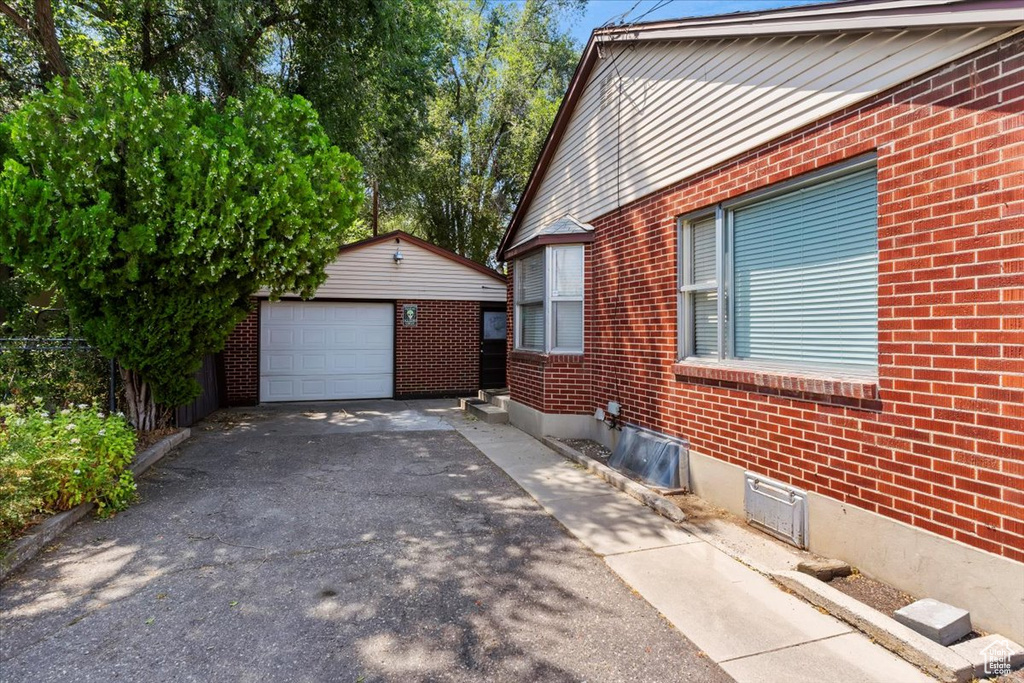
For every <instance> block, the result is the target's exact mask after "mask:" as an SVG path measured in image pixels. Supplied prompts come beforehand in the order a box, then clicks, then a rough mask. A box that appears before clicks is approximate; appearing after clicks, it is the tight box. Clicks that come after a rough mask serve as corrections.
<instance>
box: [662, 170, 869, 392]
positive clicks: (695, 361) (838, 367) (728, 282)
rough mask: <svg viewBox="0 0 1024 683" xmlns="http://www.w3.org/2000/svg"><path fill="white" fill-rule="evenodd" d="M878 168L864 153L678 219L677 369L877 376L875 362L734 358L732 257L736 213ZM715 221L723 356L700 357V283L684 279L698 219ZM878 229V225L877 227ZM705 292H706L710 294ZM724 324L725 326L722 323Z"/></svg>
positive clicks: (719, 350)
mask: <svg viewBox="0 0 1024 683" xmlns="http://www.w3.org/2000/svg"><path fill="white" fill-rule="evenodd" d="M877 165H878V156H877V154H876V153H875V152H871V153H869V154H864V155H860V156H857V157H854V158H852V159H847V160H846V161H843V162H840V163H838V164H834V165H832V166H829V167H828V168H824V169H819V170H817V171H812V172H810V173H807V174H803V175H801V176H800V177H798V178H791V179H789V180H785V181H782V182H780V183H776V184H774V185H771V186H769V187H764V188H760V189H758V190H754V191H752V192H748V193H746V194H744V195H741V196H739V197H734V198H732V199H728V200H725V201H722V202H719V203H717V204H714V205H712V206H706V207H704V208H702V209H698V210H696V211H691V212H688V213H685V214H682V215H681V216H679V217H677V219H676V230H677V234H678V255H679V257H678V267H677V272H678V277H677V285H678V286H677V293H676V296H677V297H678V298H677V308H678V315H677V328H676V330H677V345H676V347H677V348H676V353H677V358H678V361H677V365H680V366H686V365H693V366H701V365H708V366H710V367H723V368H727V367H735V368H740V369H742V368H749V369H753V370H754V371H757V369H762V370H766V371H768V372H773V373H779V372H782V373H785V372H787V371H796V372H804V371H810V372H812V373H815V374H820V375H830V374H835V375H842V376H853V377H857V376H865V377H866V376H868V375H871V376H873V377H877V376H878V364H877V360H876V364H875V366H873V368H870V369H869V368H868V367H867V366H865V367H863V368H859V367H855V366H851V365H844V364H841V363H835V364H832V363H803V362H793V363H788V362H779V361H768V360H758V359H747V358H736V357H735V349H734V346H735V337H736V335H735V325H736V320H735V315H734V314H733V311H732V305H733V302H732V300H731V288H732V284H733V282H734V276H733V266H734V264H733V262H732V261H733V259H732V254H734V253H735V251H734V241H735V230H734V227H733V217H734V215H735V210H736V209H739V208H742V207H744V206H748V205H751V204H756V203H758V202H762V201H766V200H769V199H771V198H773V197H776V196H778V195H782V194H787V193H789V192H793V191H796V190H799V189H801V188H803V187H807V186H812V185H817V184H819V183H824V182H828V181H829V180H832V179H834V178H837V177H841V176H844V175H847V174H850V173H856V172H858V171H862V170H866V169H868V168H871V167H876V168H877ZM710 216H714V217H715V259H716V262H715V275H716V287H717V290H718V321H719V322H718V326H717V327H718V357H717V358H712V357H708V356H697V355H695V353H694V352H695V350H696V349H695V339H694V337H695V333H696V329H695V325H693V324H691V322H690V321H691V319H692V313H693V311H692V307H693V304H692V293H693V292H694V291H700V290H699V285H687V284H685V283H686V280H685V278H686V277H687V275H688V274H689V268H690V266H689V256H690V249H691V248H692V237H691V236H690V235H689V234H688V233H690V230H688V228H690V227H692V225H693V224H694V223H696V222H697V221H699V220H702V219H706V218H709V217H710ZM875 229H876V231H877V229H878V228H877V223H876V227H875ZM705 291H706V290H705ZM723 321H724V323H725V324H722V323H723Z"/></svg>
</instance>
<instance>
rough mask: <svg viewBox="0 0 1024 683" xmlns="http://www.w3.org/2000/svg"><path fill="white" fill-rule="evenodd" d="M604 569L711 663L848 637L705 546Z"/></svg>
mask: <svg viewBox="0 0 1024 683" xmlns="http://www.w3.org/2000/svg"><path fill="white" fill-rule="evenodd" d="M649 516H650V515H649ZM605 562H607V563H608V566H610V567H611V568H612V569H613V570H614V571H615V572H616V573H618V574H619V576H621V577H622V578H623V579H624V580H625V581H626V582H627V583H628V584H630V585H631V586H632V587H633V588H634V589H635V590H636V591H638V592H639V593H640V594H641V595H643V596H644V597H645V598H646V599H647V601H648V602H650V603H651V604H652V605H654V607H655V608H656V609H658V611H660V612H661V613H662V614H664V615H665V617H666V618H667V619H668V620H669V621H670V622H672V624H674V625H675V626H676V628H678V629H679V630H680V631H682V632H683V633H685V634H686V635H687V637H689V638H690V639H691V640H692V641H693V642H694V643H695V644H696V645H697V647H699V648H701V649H702V650H703V651H704V652H706V653H707V654H708V656H709V657H711V659H713V660H714V661H716V662H723V661H725V660H729V659H735V658H737V657H745V656H749V655H752V654H758V653H762V652H766V651H768V650H775V649H779V648H784V647H790V646H793V645H798V644H801V643H806V642H808V641H811V640H816V639H820V638H827V637H829V636H835V635H839V634H842V633H849V632H850V630H851V629H850V628H849V627H848V626H846V625H844V624H842V623H840V622H839V621H837V620H835V619H833V618H832V617H829V616H826V615H824V614H821V613H820V612H818V611H817V610H816V609H814V608H813V607H811V606H810V605H808V604H806V603H804V602H802V601H800V600H799V599H797V598H795V597H793V596H792V595H789V594H787V593H783V592H782V591H780V590H779V589H778V588H777V587H775V586H774V585H773V584H772V583H771V581H769V580H768V579H766V578H765V577H763V576H761V575H760V574H757V573H755V572H753V571H751V570H749V569H747V568H746V567H744V566H743V565H741V564H740V563H739V562H737V561H736V560H734V559H732V558H731V557H729V556H728V555H726V554H725V553H723V552H722V551H720V550H718V549H716V548H713V547H712V546H710V545H708V544H707V543H690V544H686V545H677V546H673V547H670V548H659V549H655V550H647V551H644V552H636V553H630V554H626V555H615V556H612V557H607V558H605ZM760 680H770V679H766V678H763V677H762V678H761V679H760ZM819 680H820V679H819ZM826 680H827V679H826Z"/></svg>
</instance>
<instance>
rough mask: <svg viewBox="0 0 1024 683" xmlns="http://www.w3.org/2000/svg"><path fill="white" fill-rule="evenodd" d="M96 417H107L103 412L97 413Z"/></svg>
mask: <svg viewBox="0 0 1024 683" xmlns="http://www.w3.org/2000/svg"><path fill="white" fill-rule="evenodd" d="M96 417H98V418H99V419H101V420H102V419H103V418H105V417H106V415H104V414H103V413H96Z"/></svg>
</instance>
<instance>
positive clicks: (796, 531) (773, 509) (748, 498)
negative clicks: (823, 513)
mask: <svg viewBox="0 0 1024 683" xmlns="http://www.w3.org/2000/svg"><path fill="white" fill-rule="evenodd" d="M743 478H744V480H745V481H744V483H745V484H746V485H745V486H744V489H743V508H744V509H745V510H746V512H747V522H748V523H749V524H750V525H751V526H755V527H757V528H758V529H761V530H762V531H766V532H768V533H769V534H771V535H772V536H775V537H776V538H778V539H781V540H783V541H786V542H787V543H791V544H793V545H795V546H796V547H797V548H806V547H807V492H806V491H801V490H800V489H795V488H793V487H792V486H787V485H786V484H783V483H781V482H778V481H773V480H771V479H768V478H767V477H762V476H761V475H759V474H754V473H753V472H744V473H743Z"/></svg>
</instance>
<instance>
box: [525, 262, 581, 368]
mask: <svg viewBox="0 0 1024 683" xmlns="http://www.w3.org/2000/svg"><path fill="white" fill-rule="evenodd" d="M514 271H515V277H516V288H515V297H516V300H515V309H516V348H517V349H527V350H531V351H550V352H554V353H582V351H583V246H582V245H575V244H574V245H566V246H550V247H546V248H544V249H541V250H540V251H537V252H535V253H533V254H531V255H530V256H527V257H525V258H522V259H519V260H517V261H516V264H515V268H514Z"/></svg>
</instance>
